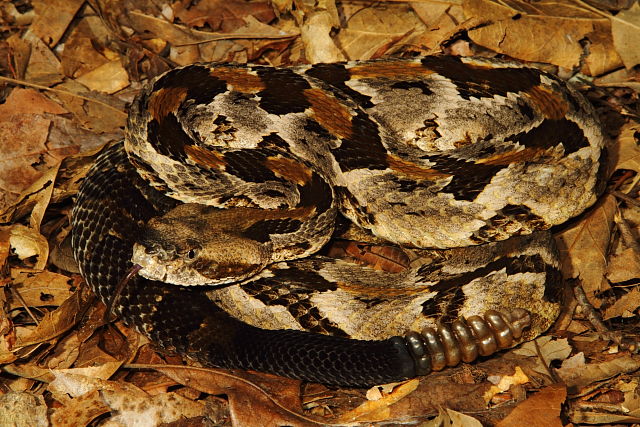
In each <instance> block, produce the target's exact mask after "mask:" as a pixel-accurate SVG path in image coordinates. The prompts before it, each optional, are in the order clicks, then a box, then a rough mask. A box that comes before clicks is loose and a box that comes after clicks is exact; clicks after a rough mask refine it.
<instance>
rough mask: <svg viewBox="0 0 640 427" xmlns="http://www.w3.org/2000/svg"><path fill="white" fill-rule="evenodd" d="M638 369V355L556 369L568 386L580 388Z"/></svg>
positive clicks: (639, 360) (639, 364) (639, 365)
mask: <svg viewBox="0 0 640 427" xmlns="http://www.w3.org/2000/svg"><path fill="white" fill-rule="evenodd" d="M638 369H640V359H639V358H638V356H622V357H617V358H615V359H612V360H607V361H606V362H600V363H591V364H588V365H586V366H576V367H573V368H564V367H562V368H560V369H556V373H557V374H558V375H559V376H560V378H562V380H563V381H564V383H565V384H566V385H567V388H573V387H575V388H580V387H585V386H588V385H589V384H593V383H595V382H597V381H602V380H606V379H607V378H611V377H613V376H615V375H618V374H622V373H631V372H635V371H637V370H638Z"/></svg>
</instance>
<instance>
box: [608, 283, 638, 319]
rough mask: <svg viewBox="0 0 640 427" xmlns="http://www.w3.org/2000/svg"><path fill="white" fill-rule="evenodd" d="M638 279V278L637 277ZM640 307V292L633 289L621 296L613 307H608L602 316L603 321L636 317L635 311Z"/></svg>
mask: <svg viewBox="0 0 640 427" xmlns="http://www.w3.org/2000/svg"><path fill="white" fill-rule="evenodd" d="M636 277H638V276H636ZM638 307H640V290H638V288H633V289H631V291H629V292H628V293H626V294H624V295H623V296H621V297H620V298H619V299H618V300H617V301H616V302H615V303H614V304H613V305H612V306H611V307H608V308H607V309H606V310H605V311H604V314H603V316H602V318H603V320H609V319H611V318H613V317H618V316H622V317H635V314H634V311H635V310H636V309H637V308H638Z"/></svg>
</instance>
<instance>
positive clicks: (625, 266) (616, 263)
mask: <svg viewBox="0 0 640 427" xmlns="http://www.w3.org/2000/svg"><path fill="white" fill-rule="evenodd" d="M638 277H640V260H638V254H637V253H636V252H635V250H633V249H632V248H627V249H625V250H624V251H622V252H621V253H619V254H617V255H614V256H612V257H611V258H610V259H609V265H608V266H607V278H608V279H609V280H610V281H611V282H613V283H619V282H624V281H627V280H632V279H636V278H638Z"/></svg>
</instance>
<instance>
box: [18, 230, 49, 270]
mask: <svg viewBox="0 0 640 427" xmlns="http://www.w3.org/2000/svg"><path fill="white" fill-rule="evenodd" d="M9 230H10V233H11V235H10V237H9V243H10V244H11V247H12V248H13V250H14V252H15V253H16V254H17V255H18V257H19V258H20V259H23V260H24V259H26V258H30V257H37V261H36V263H35V265H34V268H35V269H36V270H42V269H44V266H45V265H46V263H47V257H48V256H49V243H48V242H47V239H45V238H44V236H43V235H41V234H40V233H38V232H37V231H35V230H34V229H32V228H29V227H25V226H24V225H21V224H14V225H12V226H10V229H9Z"/></svg>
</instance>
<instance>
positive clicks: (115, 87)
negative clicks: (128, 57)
mask: <svg viewBox="0 0 640 427" xmlns="http://www.w3.org/2000/svg"><path fill="white" fill-rule="evenodd" d="M76 81H77V82H78V83H81V84H83V85H85V86H86V87H88V88H89V89H91V90H95V91H96V92H104V93H109V94H111V93H115V92H117V91H119V90H121V89H124V88H125V87H127V86H129V76H128V75H127V71H126V70H125V69H124V67H123V66H122V64H121V63H120V60H116V61H110V62H107V63H105V64H102V65H101V66H99V67H98V68H96V69H94V70H92V71H89V72H88V73H85V74H83V75H81V76H80V77H78V78H77V79H76Z"/></svg>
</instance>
